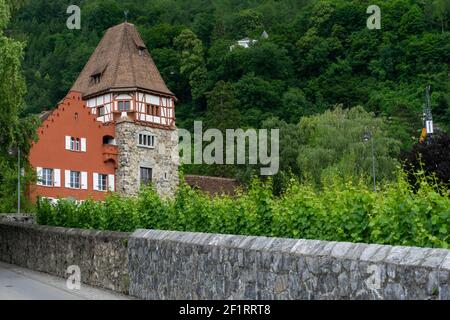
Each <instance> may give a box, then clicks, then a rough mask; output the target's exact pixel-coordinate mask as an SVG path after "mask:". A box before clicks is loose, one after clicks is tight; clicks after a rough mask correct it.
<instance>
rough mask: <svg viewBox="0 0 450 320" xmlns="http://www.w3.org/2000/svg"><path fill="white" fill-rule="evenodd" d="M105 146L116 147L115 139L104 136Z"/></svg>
mask: <svg viewBox="0 0 450 320" xmlns="http://www.w3.org/2000/svg"><path fill="white" fill-rule="evenodd" d="M103 144H112V145H115V144H116V140H115V139H114V137H111V136H103Z"/></svg>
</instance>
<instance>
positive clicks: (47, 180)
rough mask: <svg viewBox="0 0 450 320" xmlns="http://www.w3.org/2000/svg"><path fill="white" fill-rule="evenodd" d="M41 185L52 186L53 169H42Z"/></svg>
mask: <svg viewBox="0 0 450 320" xmlns="http://www.w3.org/2000/svg"><path fill="white" fill-rule="evenodd" d="M41 182H42V185H43V186H48V187H51V186H53V169H48V168H43V169H42V181H41Z"/></svg>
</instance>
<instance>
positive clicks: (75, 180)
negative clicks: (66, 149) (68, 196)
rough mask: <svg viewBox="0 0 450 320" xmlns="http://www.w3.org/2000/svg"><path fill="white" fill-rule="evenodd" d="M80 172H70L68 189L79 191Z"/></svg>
mask: <svg viewBox="0 0 450 320" xmlns="http://www.w3.org/2000/svg"><path fill="white" fill-rule="evenodd" d="M80 176H81V174H80V172H79V171H70V187H71V188H74V189H80V180H81V179H80Z"/></svg>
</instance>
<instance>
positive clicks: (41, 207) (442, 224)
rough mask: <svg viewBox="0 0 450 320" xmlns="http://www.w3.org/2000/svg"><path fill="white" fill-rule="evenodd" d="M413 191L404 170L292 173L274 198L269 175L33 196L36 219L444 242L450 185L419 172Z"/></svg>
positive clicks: (449, 225) (126, 227)
mask: <svg viewBox="0 0 450 320" xmlns="http://www.w3.org/2000/svg"><path fill="white" fill-rule="evenodd" d="M417 178H418V179H420V180H419V181H420V183H419V185H418V187H417V188H416V189H415V190H413V189H412V187H411V186H410V184H409V183H408V180H407V177H406V174H404V173H403V172H399V173H398V178H397V180H396V181H394V182H389V183H384V184H382V185H380V186H379V188H378V192H373V191H372V189H371V187H369V186H367V184H366V182H365V179H364V178H361V179H360V180H359V181H356V182H352V181H348V180H344V179H343V178H342V177H339V175H338V174H335V175H333V174H331V175H328V176H327V180H326V181H324V185H325V187H324V188H322V189H320V190H318V189H317V188H314V186H313V184H312V183H307V182H304V183H299V182H298V181H297V180H295V179H292V180H291V181H290V182H289V186H288V187H287V189H286V190H285V192H284V193H283V194H282V195H281V196H279V197H275V196H274V195H273V192H272V182H271V180H268V181H266V182H265V183H263V182H261V181H260V180H258V179H253V181H252V182H251V184H250V186H249V189H248V190H247V191H246V192H242V191H240V192H238V194H237V195H236V196H235V197H229V196H224V195H217V196H214V197H210V196H208V195H206V194H204V193H202V192H200V191H198V190H193V189H191V188H190V187H189V186H187V185H186V184H184V183H182V184H181V185H180V187H179V189H178V191H177V193H176V195H175V197H174V199H165V198H164V199H162V198H160V197H159V196H158V194H157V192H156V191H155V190H154V188H152V187H150V188H145V189H143V190H142V191H141V193H140V194H139V196H138V197H129V198H126V197H121V196H119V195H116V194H112V195H110V196H108V197H107V199H106V200H105V201H104V202H94V201H92V200H87V201H84V202H83V203H81V204H77V203H75V202H73V201H69V200H60V201H59V202H58V203H57V204H56V205H50V203H48V202H47V201H43V200H40V201H39V202H38V205H37V222H38V223H39V224H49V225H58V226H64V227H79V228H95V229H106V230H116V231H133V230H135V229H137V228H148V229H162V230H179V231H198V232H214V233H225V234H241V235H260V236H277V237H290V238H307V239H319V240H332V241H351V242H366V243H380V244H391V245H408V246H425V247H442V248H448V247H449V242H450V239H449V234H450V232H449V231H450V192H449V191H448V190H447V189H444V188H443V187H442V186H440V185H438V184H436V183H433V182H431V181H432V180H430V179H429V178H428V177H426V176H425V174H424V172H420V171H419V172H418V173H417Z"/></svg>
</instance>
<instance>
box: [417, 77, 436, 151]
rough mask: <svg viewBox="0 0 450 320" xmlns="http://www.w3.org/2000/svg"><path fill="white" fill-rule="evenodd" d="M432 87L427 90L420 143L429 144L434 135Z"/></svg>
mask: <svg viewBox="0 0 450 320" xmlns="http://www.w3.org/2000/svg"><path fill="white" fill-rule="evenodd" d="M430 91H431V86H430V85H428V86H427V87H426V88H425V104H424V105H423V127H422V134H421V136H420V140H419V142H420V143H424V142H425V144H428V143H429V142H430V139H429V138H431V136H432V135H433V133H434V128H433V116H432V115H431V98H430Z"/></svg>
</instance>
